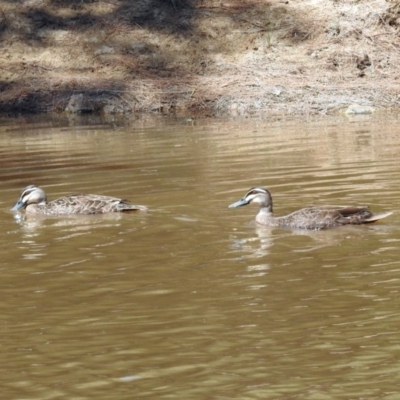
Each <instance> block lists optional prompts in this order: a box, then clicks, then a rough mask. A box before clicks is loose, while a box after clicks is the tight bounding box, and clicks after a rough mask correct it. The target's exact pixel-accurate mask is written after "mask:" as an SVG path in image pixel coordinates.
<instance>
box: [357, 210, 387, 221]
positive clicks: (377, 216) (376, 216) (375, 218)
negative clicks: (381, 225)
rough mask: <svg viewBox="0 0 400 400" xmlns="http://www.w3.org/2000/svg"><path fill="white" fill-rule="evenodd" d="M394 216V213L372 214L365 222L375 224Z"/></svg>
mask: <svg viewBox="0 0 400 400" xmlns="http://www.w3.org/2000/svg"><path fill="white" fill-rule="evenodd" d="M392 214H393V212H392V211H388V212H383V213H376V214H372V215H371V216H370V217H369V218H367V219H365V220H364V222H365V223H369V222H375V221H378V220H380V219H383V218H386V217H388V216H389V215H392Z"/></svg>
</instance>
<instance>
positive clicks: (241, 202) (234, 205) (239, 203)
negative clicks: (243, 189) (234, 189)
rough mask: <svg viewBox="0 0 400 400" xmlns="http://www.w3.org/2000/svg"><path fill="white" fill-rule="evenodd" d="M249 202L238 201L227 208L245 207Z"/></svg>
mask: <svg viewBox="0 0 400 400" xmlns="http://www.w3.org/2000/svg"><path fill="white" fill-rule="evenodd" d="M247 204H249V202H248V201H247V200H245V199H240V200H238V201H237V202H236V203H233V204H231V205H230V206H229V208H236V207H241V206H247Z"/></svg>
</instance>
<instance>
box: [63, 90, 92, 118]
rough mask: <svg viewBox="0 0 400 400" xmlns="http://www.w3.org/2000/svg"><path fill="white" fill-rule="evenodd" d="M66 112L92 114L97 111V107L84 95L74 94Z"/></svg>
mask: <svg viewBox="0 0 400 400" xmlns="http://www.w3.org/2000/svg"><path fill="white" fill-rule="evenodd" d="M65 111H66V112H70V113H75V114H77V113H90V112H93V111H95V107H94V105H93V103H92V101H90V99H88V98H86V97H85V96H84V95H83V93H80V94H73V95H72V96H71V98H70V99H69V102H68V104H67V107H66V108H65Z"/></svg>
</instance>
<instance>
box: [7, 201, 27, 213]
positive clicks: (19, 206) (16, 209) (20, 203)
mask: <svg viewBox="0 0 400 400" xmlns="http://www.w3.org/2000/svg"><path fill="white" fill-rule="evenodd" d="M23 207H24V203H23V202H22V201H21V200H18V201H17V203H16V204H15V206H14V207H13V208H12V209H11V210H10V211H18V210H19V209H21V208H23Z"/></svg>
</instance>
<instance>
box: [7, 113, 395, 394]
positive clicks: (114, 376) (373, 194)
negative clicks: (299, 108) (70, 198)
mask: <svg viewBox="0 0 400 400" xmlns="http://www.w3.org/2000/svg"><path fill="white" fill-rule="evenodd" d="M0 122H1V125H0V152H1V164H2V165H1V166H2V180H1V182H0V188H1V193H2V195H1V199H0V205H1V213H2V217H1V227H2V229H1V233H0V235H1V241H0V247H1V250H2V252H1V254H2V258H1V261H0V273H1V284H0V285H1V294H2V295H1V299H0V315H1V318H0V337H1V338H2V339H1V354H2V361H3V362H2V366H1V367H0V372H1V382H2V384H1V387H2V396H3V398H7V399H59V398H68V399H72V398H73V399H93V398H100V399H108V398H109V399H132V398H135V399H136V398H137V399H155V398H157V399H170V398H173V399H211V398H212V399H232V398H238V399H278V398H279V399H280V398H281V399H332V398H335V399H342V398H343V399H349V398H351V399H356V398H368V399H396V398H397V396H398V388H397V382H398V378H399V375H400V372H399V370H400V369H399V367H400V365H399V361H398V358H399V357H398V354H399V345H400V339H399V337H400V332H399V331H400V328H399V327H400V314H399V312H398V309H399V303H400V294H399V289H400V259H399V250H398V244H399V241H400V230H399V223H400V217H399V214H398V212H397V208H398V204H399V198H400V183H399V182H400V179H399V178H400V170H399V167H398V156H399V154H400V128H399V123H398V122H399V121H398V120H397V119H396V118H394V117H391V118H388V117H386V116H385V117H379V116H378V117H375V118H373V119H361V120H354V121H352V120H350V121H349V120H347V119H329V120H328V119H327V120H324V121H314V122H305V123H303V122H301V121H290V122H279V121H275V122H270V123H269V122H265V121H242V122H238V121H215V120H208V121H199V122H197V123H196V124H192V123H189V122H187V121H165V120H161V121H144V122H143V121H133V122H132V123H126V124H122V123H118V122H115V123H105V124H104V123H101V121H98V120H95V119H92V118H89V119H87V120H78V121H76V122H74V123H67V122H65V123H64V122H62V121H61V122H60V121H57V120H52V119H48V120H43V119H42V120H36V121H35V120H32V121H30V120H2V121H0ZM31 183H34V184H37V185H40V186H42V187H43V188H44V189H45V190H46V192H47V195H48V197H49V199H54V198H56V197H58V196H61V195H65V194H68V193H76V192H83V193H85V192H86V193H98V194H104V195H114V196H119V197H123V198H129V199H130V200H131V201H132V202H133V203H135V204H144V205H146V206H148V207H149V209H150V210H149V211H148V212H147V213H137V214H129V215H103V216H81V217H68V218H37V217H36V218H26V219H23V220H18V219H15V218H14V216H13V214H12V213H10V212H9V209H10V208H11V207H12V206H13V205H14V203H15V202H16V200H17V198H18V196H19V192H20V190H21V189H22V188H23V187H25V186H26V185H28V184H31ZM254 185H263V186H266V187H268V188H269V189H270V190H271V192H272V195H273V198H274V206H275V212H276V214H277V215H283V214H285V213H288V212H290V211H293V210H295V209H296V208H299V207H303V206H306V205H310V204H317V205H318V204H320V205H322V204H367V205H370V206H371V208H372V209H373V210H374V211H390V210H392V211H394V212H395V213H394V214H393V215H392V216H390V217H389V218H386V219H385V220H383V221H381V222H379V223H377V224H374V225H367V226H357V227H343V228H338V229H334V230H330V231H323V232H307V231H305V232H304V231H292V230H282V229H266V228H260V227H257V226H255V224H254V223H253V222H252V221H253V219H254V215H255V213H256V208H255V207H252V206H251V205H250V206H247V207H241V208H239V209H234V210H232V209H228V205H229V204H231V203H232V202H234V201H236V200H238V199H239V198H240V197H241V196H243V195H244V193H245V192H246V191H247V190H248V189H249V188H250V187H251V186H254Z"/></svg>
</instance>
